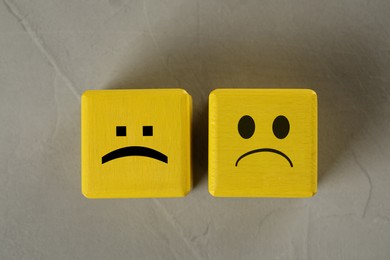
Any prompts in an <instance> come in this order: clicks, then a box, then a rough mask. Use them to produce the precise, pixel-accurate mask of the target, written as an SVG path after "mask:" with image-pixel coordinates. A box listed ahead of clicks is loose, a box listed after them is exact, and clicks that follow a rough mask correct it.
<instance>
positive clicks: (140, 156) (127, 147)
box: [81, 89, 192, 198]
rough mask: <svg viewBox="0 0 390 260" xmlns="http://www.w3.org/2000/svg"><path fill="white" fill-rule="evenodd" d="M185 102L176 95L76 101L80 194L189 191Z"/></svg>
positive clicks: (156, 92) (92, 94)
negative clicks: (78, 107)
mask: <svg viewBox="0 0 390 260" xmlns="http://www.w3.org/2000/svg"><path fill="white" fill-rule="evenodd" d="M191 103H192V101H191V97H190V96H189V95H188V94H187V92H185V91H184V90H181V89H147V90H91V91H87V92H85V93H84V94H83V96H82V109H81V111H82V116H81V117H82V124H81V125H82V134H81V136H82V142H81V144H82V193H83V194H84V195H85V196H86V197H87V198H147V197H182V196H185V195H186V194H187V193H188V192H189V191H190V190H191V187H192V173H191V141H190V136H191V113H192V111H191V109H192V104H191Z"/></svg>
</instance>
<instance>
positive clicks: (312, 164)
mask: <svg viewBox="0 0 390 260" xmlns="http://www.w3.org/2000/svg"><path fill="white" fill-rule="evenodd" d="M317 132H318V130H317V95H316V93H315V92H314V91H312V90H309V89H217V90H214V91H213V92H212V93H211V94H210V96H209V192H210V193H211V194H212V195H213V196H218V197H311V196H313V195H314V194H315V193H316V192H317Z"/></svg>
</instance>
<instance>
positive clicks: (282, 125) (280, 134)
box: [272, 116, 290, 139]
mask: <svg viewBox="0 0 390 260" xmlns="http://www.w3.org/2000/svg"><path fill="white" fill-rule="evenodd" d="M272 131H273V132H274V135H275V136H276V137H277V138H279V139H283V138H285V137H286V136H287V135H288V132H289V131H290V123H289V122H288V119H287V118H286V117H285V116H278V117H276V118H275V120H274V123H273V124H272Z"/></svg>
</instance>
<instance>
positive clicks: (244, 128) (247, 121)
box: [238, 116, 255, 139]
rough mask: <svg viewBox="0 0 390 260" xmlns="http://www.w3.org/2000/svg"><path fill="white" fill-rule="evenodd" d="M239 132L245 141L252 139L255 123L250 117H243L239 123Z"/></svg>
mask: <svg viewBox="0 0 390 260" xmlns="http://www.w3.org/2000/svg"><path fill="white" fill-rule="evenodd" d="M238 132H239V133H240V135H241V137H242V138H244V139H248V138H250V137H251V136H252V135H253V133H254V132H255V121H254V120H253V118H252V117H250V116H243V117H241V119H240V121H238Z"/></svg>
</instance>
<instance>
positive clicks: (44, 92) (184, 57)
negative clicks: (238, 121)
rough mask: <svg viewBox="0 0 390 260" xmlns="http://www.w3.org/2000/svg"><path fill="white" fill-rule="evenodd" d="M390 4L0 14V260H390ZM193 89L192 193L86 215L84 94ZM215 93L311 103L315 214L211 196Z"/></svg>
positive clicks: (14, 8) (77, 8) (309, 206)
mask: <svg viewBox="0 0 390 260" xmlns="http://www.w3.org/2000/svg"><path fill="white" fill-rule="evenodd" d="M389 14H390V2H389V1H360V0H350V1H339V0H330V1H309V0H306V1H279V0H276V1H249V0H245V1H232V0H229V1H200V0H198V1H179V0H176V1H171V0H164V1H149V0H145V1H125V0H110V1H105V0H100V1H76V0H74V1H59V0H56V1H42V0H41V1H21V0H3V1H1V2H0V122H1V123H0V259H389V257H390V163H389V161H390V120H389V119H390V107H389V105H390V100H389V98H390V88H389V87H390V86H389V83H390V15H389ZM165 87H175V88H176V87H180V88H184V89H186V90H187V91H188V92H189V93H190V94H191V95H192V97H193V101H194V121H193V129H194V165H193V169H194V188H193V190H192V192H191V193H190V194H189V195H188V196H187V197H185V198H181V199H121V200H115V199H108V200H88V199H86V198H84V197H83V195H82V194H81V184H80V95H81V93H82V92H83V91H84V90H86V89H113V88H165ZM218 87H237V88H241V87H248V88H265V87H267V88H269V87H275V88H312V89H314V90H315V91H316V92H317V93H318V97H319V187H318V193H317V195H316V196H315V197H313V198H310V199H243V198H242V199H238V198H237V199H221V198H219V199H218V198H214V197H212V196H211V195H210V194H209V193H208V191H207V120H208V119H207V109H208V108H207V103H208V94H209V92H210V91H211V90H213V89H215V88H218Z"/></svg>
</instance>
